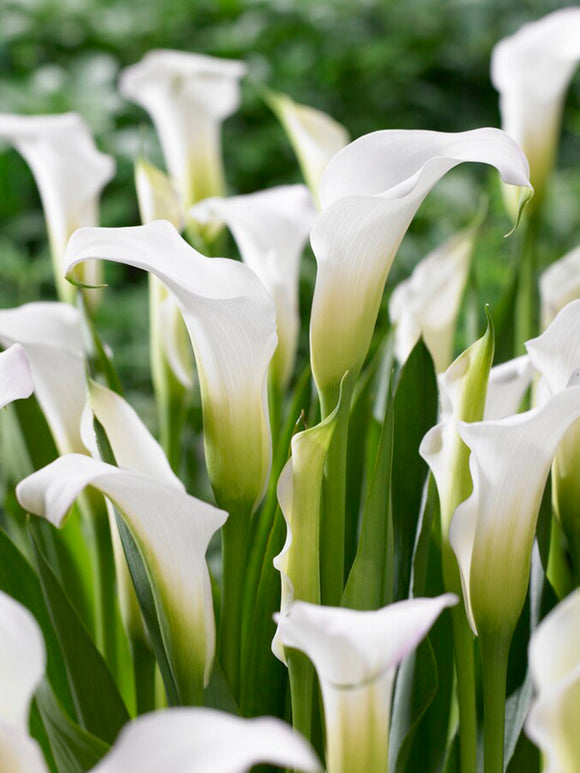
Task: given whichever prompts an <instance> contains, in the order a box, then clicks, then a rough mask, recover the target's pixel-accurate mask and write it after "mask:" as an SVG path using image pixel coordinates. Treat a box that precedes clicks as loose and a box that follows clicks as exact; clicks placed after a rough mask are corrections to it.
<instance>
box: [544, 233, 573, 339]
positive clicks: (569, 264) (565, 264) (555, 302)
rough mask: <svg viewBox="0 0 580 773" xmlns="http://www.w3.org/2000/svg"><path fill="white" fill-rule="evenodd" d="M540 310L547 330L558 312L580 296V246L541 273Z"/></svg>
mask: <svg viewBox="0 0 580 773" xmlns="http://www.w3.org/2000/svg"><path fill="white" fill-rule="evenodd" d="M539 283H540V306H541V308H540V311H541V318H542V329H543V330H545V329H546V328H547V327H548V325H549V324H550V323H551V322H552V321H553V320H554V318H555V317H556V315H557V314H559V312H560V311H562V309H563V308H564V306H566V304H568V303H570V301H574V300H576V299H577V298H580V247H576V249H574V250H571V251H570V252H568V253H567V254H566V255H564V257H562V258H560V259H559V260H556V261H555V262H554V263H552V264H551V265H550V266H549V267H548V268H547V269H546V270H545V271H544V272H542V274H541V275H540V280H539Z"/></svg>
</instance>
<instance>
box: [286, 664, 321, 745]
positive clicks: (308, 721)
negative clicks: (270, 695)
mask: <svg viewBox="0 0 580 773" xmlns="http://www.w3.org/2000/svg"><path fill="white" fill-rule="evenodd" d="M286 662H287V664H288V678H289V681H290V698H291V701H292V727H293V728H294V730H296V731H297V732H298V733H300V734H301V735H303V736H304V738H310V736H311V731H312V701H313V698H314V666H313V665H312V663H311V662H310V661H309V660H308V658H307V657H306V655H304V654H303V653H302V652H298V651H296V650H291V651H288V652H287V653H286Z"/></svg>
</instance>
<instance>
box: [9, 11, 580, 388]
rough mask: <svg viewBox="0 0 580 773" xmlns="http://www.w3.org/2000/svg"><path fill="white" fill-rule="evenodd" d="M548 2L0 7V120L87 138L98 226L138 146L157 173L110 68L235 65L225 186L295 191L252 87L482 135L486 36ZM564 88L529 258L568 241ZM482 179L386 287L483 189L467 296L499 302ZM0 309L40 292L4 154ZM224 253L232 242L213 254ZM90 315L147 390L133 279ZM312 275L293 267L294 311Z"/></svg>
mask: <svg viewBox="0 0 580 773" xmlns="http://www.w3.org/2000/svg"><path fill="white" fill-rule="evenodd" d="M563 5H565V3H564V4H563V3H558V2H546V0H529V1H528V2H506V1H505V0H431V2H429V0H390V1H389V2H376V1H374V0H358V2H355V1H353V0H310V2H309V1H308V0H277V1H276V2H264V1H263V0H222V1H221V2H218V1H217V0H214V1H212V0H142V1H141V2H132V1H130V0H0V7H1V8H2V16H1V25H0V109H1V110H2V111H3V112H17V113H44V112H61V111H68V110H75V111H78V112H80V113H81V114H82V115H83V116H84V117H85V119H86V120H87V121H88V123H89V124H90V126H91V127H92V129H93V130H94V132H95V134H96V138H97V143H98V145H99V147H100V148H101V149H102V150H105V151H106V152H108V153H111V154H113V155H114V156H115V157H116V159H117V163H118V172H117V176H116V178H115V180H114V181H113V183H111V184H110V185H109V187H108V188H107V189H106V190H105V194H104V197H103V206H102V224H103V225H109V226H120V225H133V224H136V223H137V222H138V217H137V207H136V201H135V195H134V187H133V158H134V155H135V153H136V151H137V149H139V148H141V147H145V148H146V151H147V153H148V155H149V156H150V158H151V160H153V161H154V162H156V163H161V158H160V153H159V147H158V144H157V140H156V138H155V136H154V133H153V130H152V128H151V125H150V122H149V120H148V117H147V115H146V114H145V113H144V112H143V111H142V110H141V109H140V108H138V107H137V106H134V105H131V104H129V103H127V102H125V101H124V100H123V99H122V98H121V97H120V96H119V95H118V94H117V91H116V82H117V78H118V74H119V71H120V69H122V68H123V67H125V66H126V65H128V64H131V63H133V62H135V61H137V60H138V59H140V58H141V57H142V56H143V54H144V53H145V52H146V51H148V50H149V49H152V48H178V49H183V50H186V51H196V52H203V53H207V54H211V55H214V56H220V57H232V58H240V59H244V60H245V61H246V62H247V64H248V65H249V69H250V78H248V79H247V81H246V82H245V84H244V87H243V104H242V107H241V110H240V111H239V113H238V114H237V115H235V116H233V117H232V118H230V119H229V120H228V121H227V123H226V125H225V127H224V154H225V160H226V172H227V179H228V185H229V188H230V190H231V191H232V192H250V191H254V190H258V189H260V188H264V187H267V186H270V185H274V184H278V183H282V182H292V181H298V180H299V171H298V167H297V164H296V161H295V159H294V156H293V154H292V151H291V149H290V146H289V144H288V142H287V141H286V139H285V136H284V134H283V131H282V129H281V128H280V126H279V125H278V124H277V121H276V119H275V118H274V116H273V115H272V114H271V113H270V112H269V110H268V109H267V107H266V106H265V105H264V104H263V102H262V101H261V99H260V97H259V94H258V90H257V89H256V88H255V85H254V84H255V83H258V84H262V83H266V84H268V85H269V86H271V87H273V88H275V89H277V90H279V91H283V92H286V93H288V94H290V95H291V96H292V97H294V98H295V99H296V100H298V101H300V102H304V103H307V104H310V105H313V106H316V107H318V108H320V109H322V110H325V111H328V112H329V113H331V114H332V115H333V116H334V117H335V118H337V119H338V120H339V121H341V122H342V123H343V124H344V125H345V126H346V127H347V128H348V129H349V131H350V133H351V135H352V137H356V136H358V135H360V134H364V133H366V132H369V131H372V130H375V129H380V128H428V129H437V130H445V131H459V130H466V129H471V128H475V127H478V126H484V125H490V126H498V125H499V113H498V106H497V94H496V92H495V91H494V89H493V87H492V85H491V83H490V79H489V61H490V52H491V49H492V47H493V45H494V44H495V42H497V41H498V40H499V39H500V38H502V37H504V36H506V35H508V34H510V33H512V32H514V31H515V30H516V29H517V28H518V27H519V26H521V25H522V24H523V23H525V22H526V21H528V20H532V19H536V18H539V17H541V16H542V15H544V14H546V13H548V12H549V11H551V10H554V9H556V8H558V7H562V6H563ZM579 107H580V82H579V81H578V78H576V79H575V80H574V82H573V84H572V88H571V89H570V92H569V95H568V100H567V106H566V111H565V118H564V130H563V138H562V145H561V149H560V156H559V162H558V163H559V171H558V174H557V175H556V177H555V179H554V181H553V185H552V191H551V196H550V197H549V200H548V202H547V222H546V226H545V228H544V231H543V236H542V245H541V250H540V255H541V260H543V261H544V262H548V261H551V260H553V259H555V258H557V257H559V256H560V255H561V254H563V253H564V252H565V251H567V250H568V249H571V248H572V247H573V246H575V245H576V243H577V242H578V241H579V239H578V236H577V233H576V232H577V230H578V225H579V221H580V217H579V214H578V202H579V201H580V180H579V175H578V170H579V169H580V139H579V136H580V110H579ZM496 178H497V176H495V175H493V176H492V175H488V174H487V171H486V170H485V169H483V168H476V167H475V165H472V166H469V167H467V166H464V167H460V168H459V169H458V170H456V171H455V172H453V173H452V174H451V175H449V176H448V177H447V178H446V179H445V180H444V181H442V183H441V184H440V185H439V186H438V187H437V188H436V189H435V191H434V192H433V193H432V194H431V195H430V197H429V198H428V200H427V202H426V203H425V205H424V206H423V207H422V208H421V210H420V212H419V215H418V216H417V218H416V219H415V222H414V223H413V225H412V228H411V230H410V233H409V234H408V236H407V238H406V239H405V241H404V243H403V246H402V248H401V251H400V255H399V257H398V258H397V260H396V262H395V266H394V268H393V272H392V275H391V278H390V280H389V282H390V283H391V284H392V283H393V282H396V281H397V280H399V279H400V278H401V277H402V276H404V275H406V274H408V273H409V271H410V270H411V268H412V266H413V265H414V264H415V263H416V261H417V260H419V259H420V258H421V257H422V256H423V255H424V254H425V253H426V252H427V251H428V250H429V249H430V248H432V247H434V246H436V244H437V243H438V242H439V241H440V240H442V239H443V238H445V237H446V236H447V235H448V234H449V233H451V232H452V230H453V229H455V228H457V227H460V226H462V225H464V224H465V223H466V222H468V220H469V219H470V218H471V217H472V216H473V214H474V212H475V210H476V209H477V206H478V200H479V197H480V194H481V190H482V182H483V183H484V189H485V190H487V193H488V196H489V198H490V212H489V216H488V219H487V221H486V226H485V228H484V229H483V232H482V236H481V240H480V243H479V245H478V247H477V252H476V275H477V284H478V287H479V290H478V291H479V293H480V298H481V306H483V302H485V301H490V302H492V303H493V301H494V299H495V298H496V297H497V296H498V294H499V292H500V291H501V287H502V282H503V281H504V279H505V276H506V270H507V266H508V265H509V262H510V261H511V260H513V256H514V254H515V251H516V250H517V243H516V242H517V235H516V237H512V239H509V240H504V239H503V234H504V233H506V232H507V231H508V230H509V228H510V223H509V221H508V219H507V217H506V215H505V213H504V212H503V208H502V202H501V195H500V192H499V185H498V183H497V179H496ZM0 181H1V186H2V195H1V196H0V306H2V307H7V306H13V305H17V304H19V303H23V302H25V301H28V300H32V299H35V298H38V297H46V298H51V297H54V291H53V283H52V277H51V269H50V261H49V258H48V249H47V244H46V235H45V227H44V221H43V217H42V213H41V210H40V203H39V199H38V195H37V193H36V188H35V185H34V182H33V179H32V176H31V174H30V172H29V170H28V168H27V166H26V164H25V163H24V161H23V160H22V159H21V158H20V156H19V155H18V154H17V153H16V152H15V151H14V150H12V149H9V148H7V147H4V146H3V147H1V148H0ZM230 248H231V251H232V254H233V246H231V245H230ZM107 277H108V281H109V284H110V287H109V289H108V290H107V293H106V300H105V303H104V305H103V308H102V309H101V311H100V313H99V324H100V327H101V330H102V332H103V336H104V338H105V340H107V341H108V342H109V343H110V344H111V345H112V346H113V348H114V349H115V351H116V355H117V361H118V365H119V368H120V371H121V374H122V377H123V379H124V381H125V383H126V385H127V386H128V388H129V390H130V391H132V392H134V393H137V394H138V393H146V392H148V389H149V375H148V336H147V294H146V282H145V277H144V276H143V275H142V274H141V273H140V272H136V271H131V270H129V269H126V268H123V267H119V266H117V267H114V268H113V267H110V268H109V270H108V272H107ZM313 277H314V264H313V259H312V256H309V257H307V258H306V261H305V269H304V279H303V284H304V287H303V296H304V298H303V302H304V305H305V306H307V305H308V298H309V289H310V287H311V284H312V280H313Z"/></svg>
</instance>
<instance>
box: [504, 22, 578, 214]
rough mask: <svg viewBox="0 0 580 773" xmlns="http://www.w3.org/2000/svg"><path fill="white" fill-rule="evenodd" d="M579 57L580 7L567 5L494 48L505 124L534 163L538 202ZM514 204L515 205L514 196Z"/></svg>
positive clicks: (509, 198)
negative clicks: (567, 92)
mask: <svg viewBox="0 0 580 773" xmlns="http://www.w3.org/2000/svg"><path fill="white" fill-rule="evenodd" d="M578 61H580V8H561V9H559V10H558V11H555V12H554V13H550V14H548V15H547V16H544V17H543V18H542V19H539V20H538V21H534V22H530V23H528V24H525V25H524V26H523V27H521V29H519V30H518V31H517V32H516V33H515V34H514V35H511V36H510V37H508V38H504V40H501V41H500V42H499V43H498V44H497V45H496V46H495V48H494V50H493V52H492V58H491V80H492V83H493V85H494V86H495V88H496V89H497V90H498V92H499V95H500V111H501V118H502V128H503V129H504V130H505V131H506V132H507V133H508V134H509V135H510V136H511V137H513V138H514V140H515V141H516V142H517V143H518V144H519V145H520V147H521V148H522V149H523V151H524V153H525V154H526V156H527V157H528V160H529V162H530V172H531V177H530V179H531V182H532V185H533V186H534V189H535V191H536V196H535V200H534V202H532V206H537V205H538V204H539V203H540V202H541V200H542V196H543V193H544V189H545V185H546V182H547V178H548V176H549V174H550V171H551V169H552V166H553V163H554V156H555V153H556V148H557V145H558V139H559V134H560V123H561V118H562V108H563V104H564V98H565V95H566V90H567V89H568V85H569V83H570V80H571V79H572V75H573V74H574V71H575V69H576V67H577V65H578ZM506 193H507V192H506ZM508 202H509V203H510V204H515V202H514V201H513V199H512V196H511V195H509V194H508Z"/></svg>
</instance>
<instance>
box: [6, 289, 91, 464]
mask: <svg viewBox="0 0 580 773" xmlns="http://www.w3.org/2000/svg"><path fill="white" fill-rule="evenodd" d="M0 342H1V343H2V344H3V345H4V346H10V345H11V344H13V343H19V344H21V345H22V346H23V348H24V350H25V351H26V354H27V356H28V359H29V362H30V370H31V373H32V380H33V381H34V387H35V394H36V397H37V399H38V402H39V404H40V407H41V408H42V411H43V413H44V415H45V417H46V420H47V422H48V425H49V427H50V430H51V432H52V434H53V437H54V439H55V442H56V444H57V446H58V448H59V450H60V452H61V453H69V452H71V451H83V450H84V446H83V444H82V442H81V439H80V422H81V416H82V412H83V408H84V403H85V396H86V385H85V384H86V378H85V355H84V346H83V340H82V333H81V318H80V314H79V312H78V310H77V309H75V308H73V307H71V306H70V305H68V304H66V303H52V302H38V303H27V304H25V305H24V306H19V307H18V308H16V309H2V310H0Z"/></svg>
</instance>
